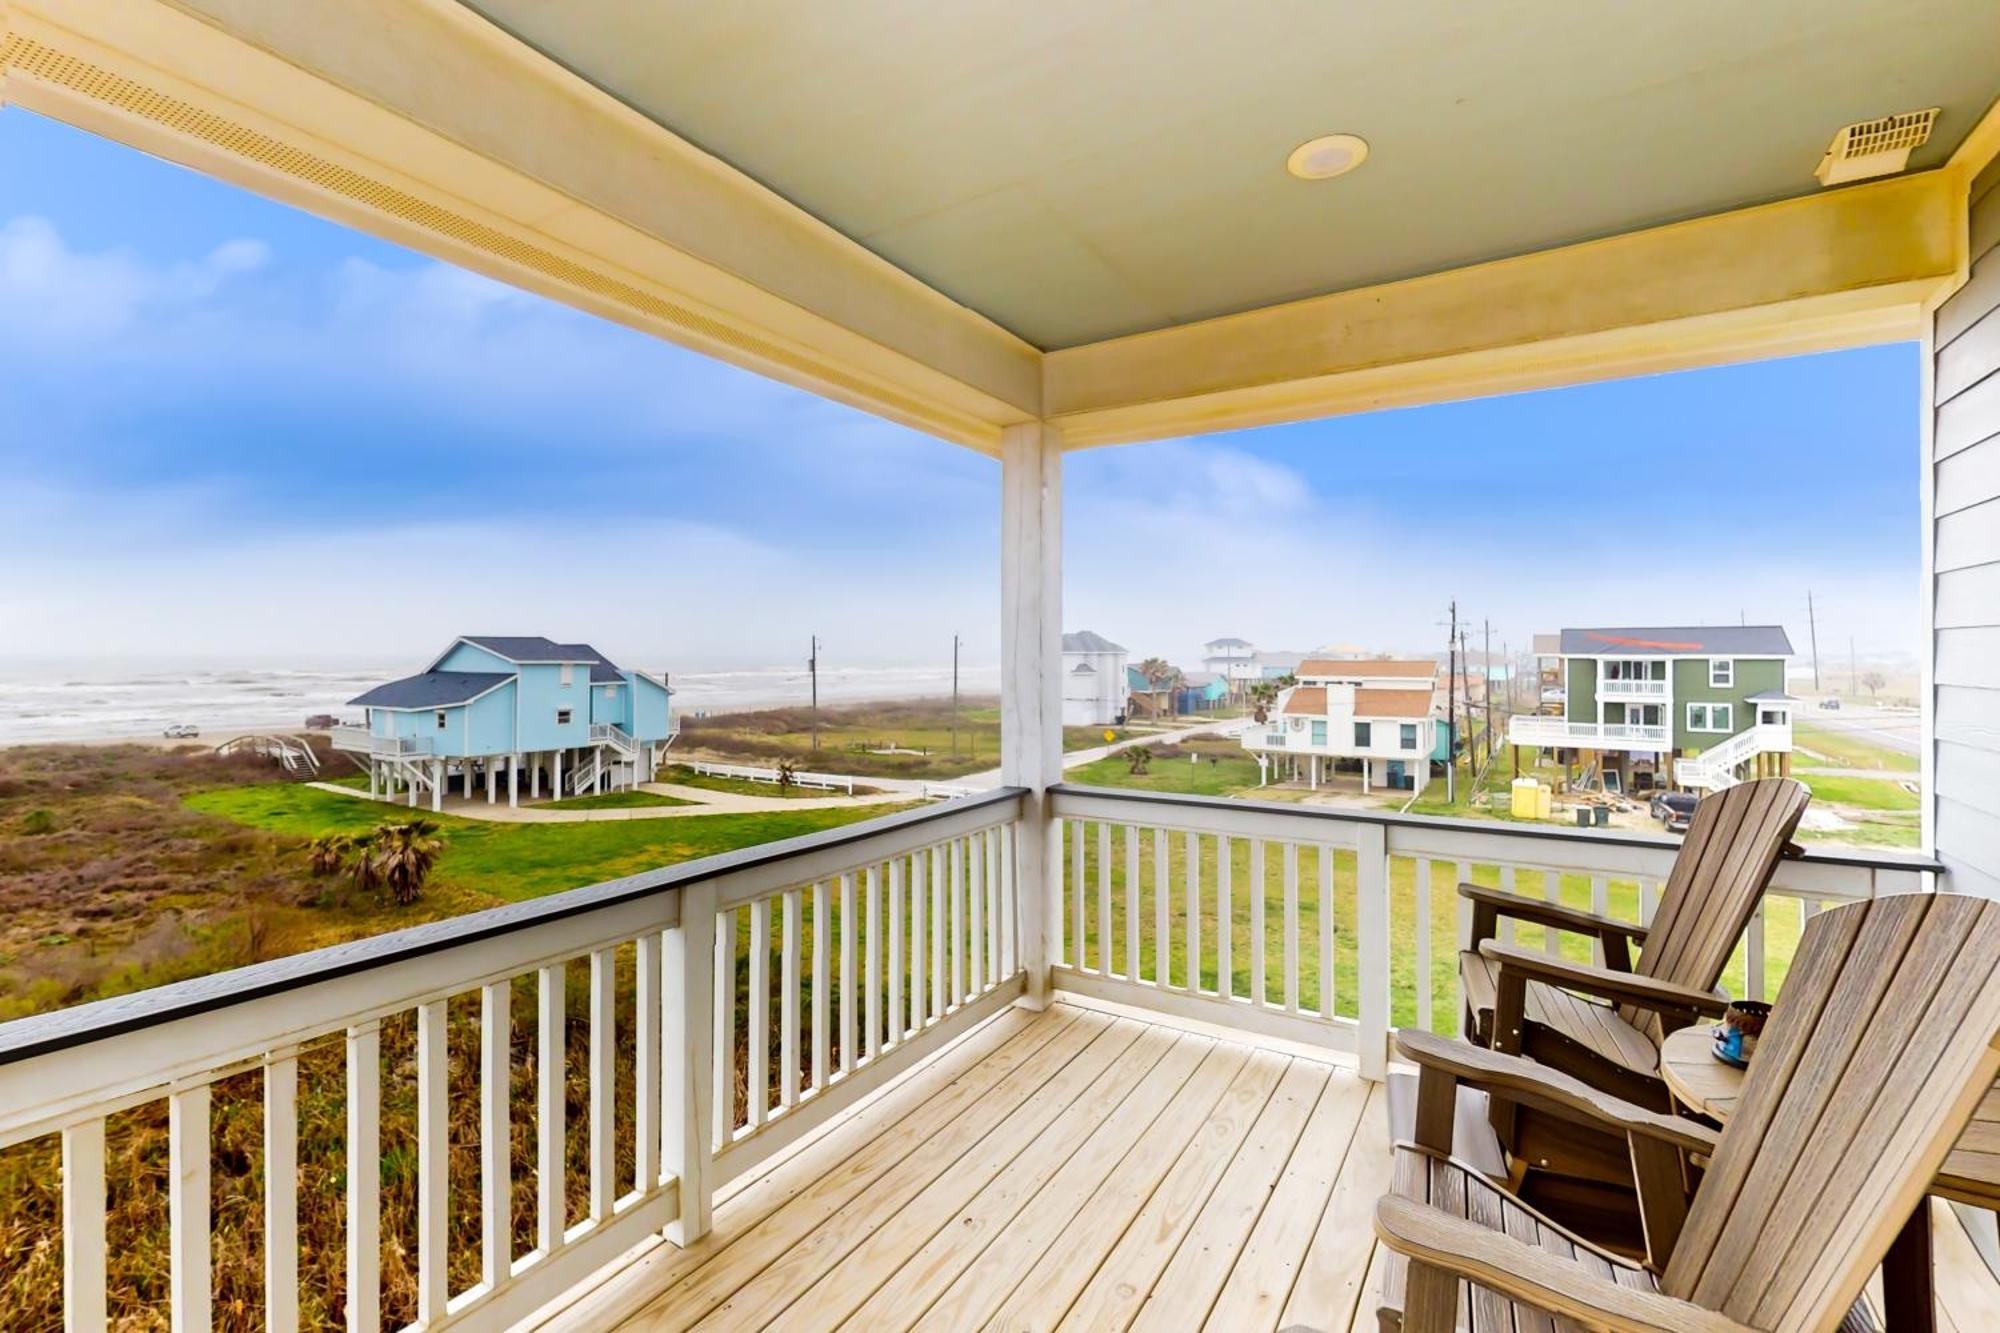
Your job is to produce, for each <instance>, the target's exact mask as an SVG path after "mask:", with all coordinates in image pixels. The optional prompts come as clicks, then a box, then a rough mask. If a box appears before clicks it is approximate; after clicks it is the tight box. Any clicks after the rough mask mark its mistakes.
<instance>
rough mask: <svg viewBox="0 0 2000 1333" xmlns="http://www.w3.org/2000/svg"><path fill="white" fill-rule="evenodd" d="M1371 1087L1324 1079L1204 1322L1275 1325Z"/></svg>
mask: <svg viewBox="0 0 2000 1333" xmlns="http://www.w3.org/2000/svg"><path fill="white" fill-rule="evenodd" d="M1371 1086H1372V1085H1370V1084H1368V1083H1365V1082H1363V1081H1362V1080H1361V1079H1360V1078H1359V1077H1358V1076H1356V1075H1353V1074H1349V1073H1346V1072H1341V1073H1336V1074H1335V1075H1334V1076H1333V1077H1332V1078H1331V1079H1330V1080H1328V1082H1327V1085H1326V1090H1325V1091H1324V1092H1322V1093H1321V1094H1320V1099H1319V1105H1318V1106H1316V1107H1315V1108H1313V1114H1312V1119H1311V1120H1309V1121H1307V1122H1306V1128H1305V1132H1304V1133H1303V1134H1301V1135H1300V1136H1299V1142H1298V1146H1297V1147H1296V1148H1294V1149H1293V1150H1292V1156H1291V1160H1290V1161H1289V1162H1288V1163H1286V1165H1285V1172H1284V1175H1283V1176H1282V1177H1281V1178H1280V1179H1279V1181H1278V1184H1277V1188H1275V1189H1274V1190H1273V1191H1272V1192H1271V1197H1270V1200H1269V1202H1267V1203H1266V1204H1265V1205H1264V1211H1263V1214H1262V1216H1260V1217H1259V1218H1258V1219H1257V1225H1256V1229H1255V1230H1253V1231H1252V1232H1251V1233H1250V1238H1249V1240H1247V1241H1246V1242H1245V1243H1244V1246H1243V1251H1242V1253H1241V1254H1240V1255H1239V1256H1238V1257H1237V1260H1236V1265H1235V1267H1234V1268H1233V1269H1232V1270H1231V1271H1230V1273H1229V1276H1228V1280H1227V1282H1226V1283H1225V1284H1224V1285H1223V1288H1222V1292H1221V1294H1220V1295H1219V1296H1217V1297H1216V1300H1215V1305H1214V1307H1213V1308H1212V1309H1211V1310H1210V1311H1209V1315H1208V1325H1207V1326H1208V1327H1209V1328H1211V1329H1215V1330H1217V1333H1223V1331H1224V1330H1229V1331H1230V1333H1234V1330H1246V1331H1247V1330H1255V1329H1265V1330H1269V1329H1275V1328H1277V1327H1278V1325H1279V1317H1280V1315H1281V1314H1282V1313H1283V1311H1284V1309H1285V1306H1286V1304H1287V1303H1288V1302H1289V1301H1290V1299H1291V1295H1292V1287H1293V1284H1294V1283H1295V1282H1296V1281H1297V1280H1298V1277H1299V1271H1300V1268H1301V1266H1302V1265H1303V1263H1304V1261H1305V1257H1306V1251H1307V1248H1308V1246H1310V1245H1311V1243H1312V1241H1313V1237H1314V1234H1315V1232H1316V1231H1317V1230H1318V1224H1319V1222H1320V1220H1321V1219H1322V1218H1323V1217H1324V1216H1325V1214H1326V1209H1327V1204H1328V1203H1329V1201H1330V1200H1331V1198H1332V1195H1333V1189H1334V1186H1335V1184H1336V1183H1337V1182H1338V1181H1339V1179H1340V1177H1341V1174H1342V1172H1344V1171H1345V1170H1346V1169H1347V1167H1348V1156H1349V1153H1350V1152H1351V1151H1352V1149H1353V1146H1354V1140H1355V1131H1356V1130H1357V1129H1358V1128H1359V1127H1360V1124H1361V1118H1362V1115H1363V1114H1364V1112H1365V1111H1366V1109H1367V1106H1368V1102H1369V1095H1368V1094H1369V1089H1370V1087H1371ZM1351 1236H1352V1233H1350V1240H1349V1244H1350V1245H1351V1244H1352V1239H1351ZM1155 1294H1156V1295H1157V1294H1158V1293H1157V1292H1156V1293H1155Z"/></svg>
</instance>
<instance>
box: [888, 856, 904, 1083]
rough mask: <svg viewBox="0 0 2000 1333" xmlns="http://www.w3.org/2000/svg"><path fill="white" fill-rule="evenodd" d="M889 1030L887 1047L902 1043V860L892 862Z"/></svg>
mask: <svg viewBox="0 0 2000 1333" xmlns="http://www.w3.org/2000/svg"><path fill="white" fill-rule="evenodd" d="M888 967H889V977H888V981H889V1006H888V1012H887V1018H888V1024H889V1030H888V1034H887V1044H888V1045H889V1046H897V1045H900V1044H901V1043H902V1040H903V858H902V857H900V856H898V857H895V858H893V859H892V860H890V862H889V963H888Z"/></svg>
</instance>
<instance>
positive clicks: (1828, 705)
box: [1819, 698, 1840, 713]
mask: <svg viewBox="0 0 2000 1333" xmlns="http://www.w3.org/2000/svg"><path fill="white" fill-rule="evenodd" d="M1819 706H1820V707H1821V708H1825V709H1829V710H1831V711H1833V712H1836V713H1837V712H1839V711H1840V700H1838V699H1833V698H1826V699H1821V700H1820V701H1819Z"/></svg>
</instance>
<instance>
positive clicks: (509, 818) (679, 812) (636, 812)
mask: <svg viewBox="0 0 2000 1333" xmlns="http://www.w3.org/2000/svg"><path fill="white" fill-rule="evenodd" d="M306 785H307V786H310V787H317V788H319V789H320V790H321V791H330V792H332V793H334V794H335V795H336V796H354V797H358V798H360V799H361V800H364V801H367V800H374V799H376V798H374V797H371V796H369V794H368V793H367V792H365V791H362V790H360V789H358V788H355V787H343V786H341V785H340V784H338V783H334V782H311V783H307V784H306ZM639 789H640V790H641V791H650V792H656V793H658V794H659V795H661V796H677V797H679V798H680V799H682V800H684V801H697V802H700V804H698V805H638V806H631V807H628V808H626V809H622V810H574V809H565V808H564V807H563V806H561V805H556V804H544V805H523V806H509V805H507V804H506V803H505V802H504V801H503V802H496V803H495V804H493V805H488V804H486V802H484V801H481V800H472V801H468V800H466V799H465V798H464V797H463V796H447V797H445V798H444V813H445V814H448V815H458V816H460V817H461V818H464V819H478V820H483V821H485V822H486V823H489V824H596V823H613V822H616V821H619V820H626V819H692V818H695V817H696V816H698V815H742V814H770V813H774V812H776V811H780V810H841V809H847V808H849V807H852V806H863V805H892V804H894V803H896V802H899V801H907V800H909V799H910V793H909V792H907V791H903V790H897V791H884V792H878V793H876V794H873V795H868V796H748V795H744V794H743V793H741V792H731V791H710V790H709V789H708V788H706V787H683V786H680V785H679V784H677V783H671V782H646V783H641V784H640V788H639ZM385 804H387V805H389V806H390V807H391V808H392V809H395V810H404V811H409V812H410V813H413V814H418V815H427V814H429V813H430V810H431V806H430V802H429V801H428V800H422V799H420V800H419V801H418V802H417V804H416V805H415V806H414V807H412V806H409V805H407V804H405V803H404V802H402V801H394V802H385Z"/></svg>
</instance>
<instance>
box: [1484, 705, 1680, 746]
mask: <svg viewBox="0 0 2000 1333" xmlns="http://www.w3.org/2000/svg"><path fill="white" fill-rule="evenodd" d="M1671 737H1672V728H1670V727H1664V726H1646V725H1643V724H1641V723H1633V722H1566V721H1564V720H1563V719H1562V718H1559V717H1538V716H1534V715H1530V714H1526V713H1520V714H1516V715H1515V716H1513V717H1511V718H1509V719H1508V720H1507V743H1508V744H1509V745H1538V746H1539V745H1578V746H1584V747H1586V748H1587V747H1589V746H1592V745H1642V746H1643V745H1651V746H1655V747H1658V748H1660V749H1665V748H1666V746H1667V745H1668V744H1669V743H1670V741H1671Z"/></svg>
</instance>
